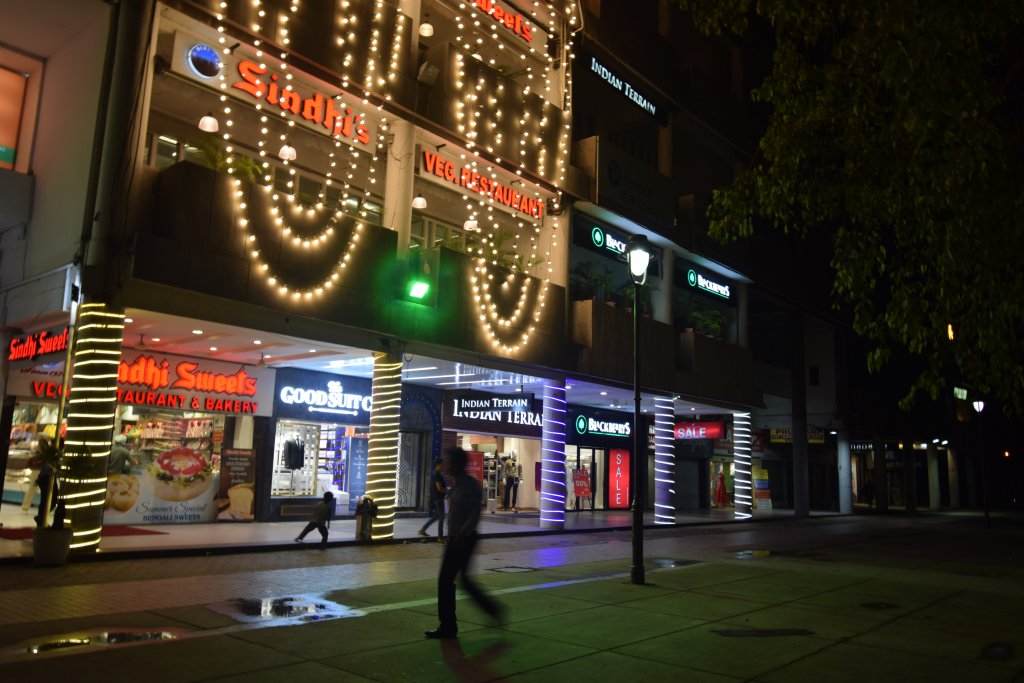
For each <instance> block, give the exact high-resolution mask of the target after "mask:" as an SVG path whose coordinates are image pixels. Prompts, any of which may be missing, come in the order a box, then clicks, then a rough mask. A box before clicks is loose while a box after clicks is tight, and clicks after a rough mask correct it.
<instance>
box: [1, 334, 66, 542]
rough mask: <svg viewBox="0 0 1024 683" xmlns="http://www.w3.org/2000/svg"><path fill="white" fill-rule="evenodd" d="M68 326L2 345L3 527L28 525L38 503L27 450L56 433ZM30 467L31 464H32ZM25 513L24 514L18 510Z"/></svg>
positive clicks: (35, 471) (29, 335) (25, 335)
mask: <svg viewBox="0 0 1024 683" xmlns="http://www.w3.org/2000/svg"><path fill="white" fill-rule="evenodd" d="M67 344H68V327H67V326H66V325H65V326H62V327H55V328H49V329H44V330H39V331H37V332H29V333H25V334H22V335H18V336H16V337H14V338H13V339H11V341H10V342H9V344H8V348H7V349H6V354H7V361H8V365H7V388H6V394H7V396H8V397H10V398H9V399H8V400H9V401H10V400H13V403H14V409H13V415H12V419H11V429H10V437H9V441H8V451H7V467H6V469H5V471H4V481H3V507H2V508H0V509H2V510H3V513H4V520H3V522H4V526H7V527H11V526H30V525H32V524H34V522H33V521H32V515H34V514H35V513H36V510H37V509H38V505H39V493H38V488H37V487H36V484H35V481H36V477H37V475H38V474H39V469H38V467H35V466H30V462H29V461H30V458H31V457H32V448H33V447H34V446H35V445H36V443H37V442H38V441H39V438H40V437H41V436H45V437H46V438H48V439H51V440H52V439H54V438H55V437H56V435H57V413H58V410H59V402H60V387H61V385H62V383H63V379H64V361H65V358H66V356H67ZM33 465H34V463H33ZM21 512H25V513H26V514H20V513H21Z"/></svg>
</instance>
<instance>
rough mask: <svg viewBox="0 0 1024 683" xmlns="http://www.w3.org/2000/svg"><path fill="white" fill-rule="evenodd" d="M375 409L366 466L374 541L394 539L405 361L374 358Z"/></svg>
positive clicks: (383, 355) (385, 356) (381, 356)
mask: <svg viewBox="0 0 1024 683" xmlns="http://www.w3.org/2000/svg"><path fill="white" fill-rule="evenodd" d="M371 393H372V397H373V408H372V409H371V411H370V446H369V448H370V452H369V456H368V458H367V465H366V495H368V496H370V497H371V498H373V502H374V503H376V504H377V506H378V512H377V517H376V518H375V519H374V520H373V531H372V533H371V538H372V539H373V540H377V539H379V538H393V537H394V535H395V498H396V495H397V488H398V419H399V410H400V409H401V406H402V359H401V357H400V356H394V355H391V354H388V353H375V354H374V355H373V389H372V392H371Z"/></svg>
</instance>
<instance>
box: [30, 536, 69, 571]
mask: <svg viewBox="0 0 1024 683" xmlns="http://www.w3.org/2000/svg"><path fill="white" fill-rule="evenodd" d="M70 550H71V529H33V530H32V555H33V557H34V558H35V563H36V564H37V565H39V566H41V567H53V566H57V565H62V564H64V563H65V562H67V560H68V551H70Z"/></svg>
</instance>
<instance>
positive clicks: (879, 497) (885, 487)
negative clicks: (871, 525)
mask: <svg viewBox="0 0 1024 683" xmlns="http://www.w3.org/2000/svg"><path fill="white" fill-rule="evenodd" d="M873 452H874V460H875V463H874V475H873V476H872V477H871V479H872V482H873V486H874V489H875V507H877V508H878V511H879V512H888V511H889V472H888V470H887V469H886V460H887V458H886V455H885V442H884V441H875V443H874V449H873Z"/></svg>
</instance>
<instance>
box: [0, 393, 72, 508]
mask: <svg viewBox="0 0 1024 683" xmlns="http://www.w3.org/2000/svg"><path fill="white" fill-rule="evenodd" d="M57 408H58V407H57V404H56V403H40V402H34V401H24V400H18V401H16V402H15V404H14V419H13V422H12V424H11V433H10V442H9V443H10V446H9V449H8V452H7V469H6V471H5V472H4V483H3V505H2V506H0V523H2V525H3V526H4V527H7V528H11V527H26V526H34V525H35V522H34V521H33V515H35V514H36V512H37V511H38V508H39V498H40V495H39V487H38V486H37V485H36V479H37V478H38V476H39V467H38V465H37V463H36V462H35V461H33V458H32V456H33V449H34V448H35V447H36V446H37V444H38V443H39V440H40V438H42V437H45V438H48V439H51V440H52V439H53V438H54V437H55V436H56V434H57Z"/></svg>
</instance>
